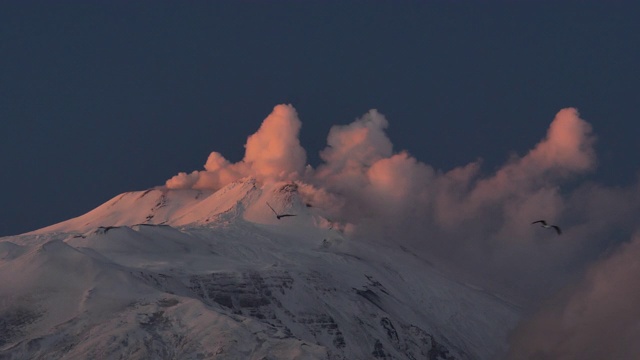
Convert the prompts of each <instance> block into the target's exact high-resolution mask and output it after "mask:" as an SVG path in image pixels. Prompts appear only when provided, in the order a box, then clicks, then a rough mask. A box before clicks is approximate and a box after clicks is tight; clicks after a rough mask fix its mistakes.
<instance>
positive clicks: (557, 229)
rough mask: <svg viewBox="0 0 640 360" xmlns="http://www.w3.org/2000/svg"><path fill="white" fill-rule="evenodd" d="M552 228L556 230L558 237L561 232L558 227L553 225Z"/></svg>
mask: <svg viewBox="0 0 640 360" xmlns="http://www.w3.org/2000/svg"><path fill="white" fill-rule="evenodd" d="M552 228H554V229H556V232H557V233H558V235H560V234H562V230H560V227H559V226H557V225H553V226H552Z"/></svg>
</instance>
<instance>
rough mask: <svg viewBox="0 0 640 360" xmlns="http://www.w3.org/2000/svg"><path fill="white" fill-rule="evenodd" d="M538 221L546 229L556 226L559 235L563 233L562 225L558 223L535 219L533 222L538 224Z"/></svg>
mask: <svg viewBox="0 0 640 360" xmlns="http://www.w3.org/2000/svg"><path fill="white" fill-rule="evenodd" d="M537 223H540V226H542V227H543V228H545V229H549V228H554V229H555V230H556V232H557V233H558V235H560V234H562V230H560V227H559V226H558V225H549V224H547V222H546V221H544V220H538V221H534V222H532V223H531V224H537Z"/></svg>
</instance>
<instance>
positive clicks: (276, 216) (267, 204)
mask: <svg viewBox="0 0 640 360" xmlns="http://www.w3.org/2000/svg"><path fill="white" fill-rule="evenodd" d="M267 206H268V207H269V209H271V211H273V213H274V214H276V217H278V216H280V215H278V213H277V212H276V211H275V210H274V209H273V208H272V207H271V205H269V203H267Z"/></svg>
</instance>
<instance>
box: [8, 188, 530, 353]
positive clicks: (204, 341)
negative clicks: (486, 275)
mask: <svg viewBox="0 0 640 360" xmlns="http://www.w3.org/2000/svg"><path fill="white" fill-rule="evenodd" d="M267 204H269V205H270V206H271V207H273V209H274V210H275V211H277V212H279V213H289V214H295V215H296V216H291V217H284V218H281V219H277V218H276V216H275V214H274V212H273V211H272V209H270V208H269V206H267ZM0 274H1V275H0V276H1V280H2V282H1V283H0V359H58V358H63V359H493V358H495V356H499V355H500V354H502V353H503V352H504V351H505V349H506V336H507V333H508V331H509V330H510V329H512V328H513V327H514V326H515V324H516V322H517V320H518V318H519V311H518V309H517V308H516V307H514V306H513V305H511V304H509V303H508V302H505V301H503V300H501V299H500V298H498V297H496V296H493V295H492V294H490V293H487V292H485V291H483V290H482V289H480V288H477V287H474V286H471V285H468V284H464V283H460V282H457V281H455V280H453V279H451V278H450V277H449V276H446V275H444V274H443V273H442V272H441V271H439V270H438V269H437V268H436V267H434V266H433V265H431V263H430V262H429V261H427V260H426V259H424V258H422V257H420V256H419V255H417V254H415V253H412V252H411V251H410V250H409V249H407V248H404V247H401V246H399V245H395V244H378V243H368V242H364V241H355V240H352V239H350V238H349V237H348V236H347V235H345V234H344V233H342V232H341V231H340V230H337V227H335V226H333V224H331V223H330V222H329V221H327V220H326V219H324V218H323V216H322V209H319V208H317V207H315V206H314V204H308V203H305V202H304V201H303V200H302V199H301V197H300V195H299V193H298V188H297V185H296V184H295V183H284V182H274V183H268V184H259V183H257V182H256V181H255V180H253V179H243V180H241V181H237V182H234V183H231V184H229V185H228V186H226V187H225V188H223V189H221V190H219V191H216V192H212V191H197V190H167V189H166V188H157V189H151V190H147V191H141V192H130V193H125V194H122V195H119V196H116V197H115V198H113V199H111V200H110V201H108V202H106V203H105V204H103V205H101V206H99V207H98V208H96V209H94V210H93V211H90V212H89V213H87V214H85V215H82V216H80V217H77V218H74V219H71V220H68V221H65V222H62V223H59V224H55V225H52V226H50V227H47V228H44V229H40V230H37V231H34V232H32V233H28V234H24V235H19V236H12V237H5V238H2V239H0Z"/></svg>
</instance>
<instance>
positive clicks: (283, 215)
mask: <svg viewBox="0 0 640 360" xmlns="http://www.w3.org/2000/svg"><path fill="white" fill-rule="evenodd" d="M267 206H268V207H269V209H271V211H273V213H274V214H276V219H278V220H280V218H283V217H287V216H296V215H295V214H278V213H277V212H276V211H275V210H274V209H273V208H272V207H271V205H269V203H267Z"/></svg>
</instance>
